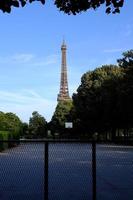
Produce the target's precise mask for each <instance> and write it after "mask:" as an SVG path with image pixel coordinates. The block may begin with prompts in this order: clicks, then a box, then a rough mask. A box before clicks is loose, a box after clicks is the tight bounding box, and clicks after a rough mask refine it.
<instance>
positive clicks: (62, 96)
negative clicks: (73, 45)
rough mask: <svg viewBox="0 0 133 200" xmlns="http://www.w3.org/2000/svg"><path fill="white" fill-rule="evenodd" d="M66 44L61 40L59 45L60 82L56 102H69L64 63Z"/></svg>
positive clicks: (65, 65) (65, 64)
mask: <svg viewBox="0 0 133 200" xmlns="http://www.w3.org/2000/svg"><path fill="white" fill-rule="evenodd" d="M66 50H67V47H66V44H65V41H64V40H63V43H62V45H61V52H62V62H61V80H60V92H59V94H58V97H57V101H58V102H59V101H68V100H70V99H71V98H70V96H69V90H68V81H67V63H66Z"/></svg>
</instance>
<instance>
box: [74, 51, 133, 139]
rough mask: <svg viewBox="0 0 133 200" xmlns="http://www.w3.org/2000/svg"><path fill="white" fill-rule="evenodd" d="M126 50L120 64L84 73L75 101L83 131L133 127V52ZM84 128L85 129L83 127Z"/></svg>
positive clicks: (127, 129) (112, 135)
mask: <svg viewBox="0 0 133 200" xmlns="http://www.w3.org/2000/svg"><path fill="white" fill-rule="evenodd" d="M132 52H133V51H132V50H131V51H128V52H125V53H123V58H122V59H119V60H118V65H105V66H102V67H99V68H97V69H95V70H93V71H89V72H87V73H85V74H84V75H83V76H82V78H81V84H80V86H79V87H78V89H77V93H76V94H74V95H73V103H74V106H75V110H76V113H77V119H78V120H80V126H82V127H81V129H82V131H86V132H88V134H89V133H90V134H93V133H95V132H98V133H99V134H103V133H107V132H110V133H111V137H112V138H114V137H115V136H116V131H118V130H120V129H121V130H123V133H124V134H125V133H128V132H129V130H130V129H132V128H133V103H132V102H133V62H132V60H133V54H132ZM84 127H85V129H84Z"/></svg>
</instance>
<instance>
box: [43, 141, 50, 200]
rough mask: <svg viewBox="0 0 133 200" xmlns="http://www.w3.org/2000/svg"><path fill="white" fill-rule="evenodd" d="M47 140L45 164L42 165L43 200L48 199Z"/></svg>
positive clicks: (46, 144)
mask: <svg viewBox="0 0 133 200" xmlns="http://www.w3.org/2000/svg"><path fill="white" fill-rule="evenodd" d="M48 153H49V149H48V141H46V142H45V166H44V175H45V179H44V200H48Z"/></svg>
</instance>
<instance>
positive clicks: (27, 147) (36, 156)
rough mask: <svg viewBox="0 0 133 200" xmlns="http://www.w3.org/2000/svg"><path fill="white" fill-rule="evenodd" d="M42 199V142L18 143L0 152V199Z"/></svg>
mask: <svg viewBox="0 0 133 200" xmlns="http://www.w3.org/2000/svg"><path fill="white" fill-rule="evenodd" d="M43 199H44V144H41V143H20V144H19V145H18V146H16V147H14V148H10V149H7V150H3V151H1V152H0V200H43Z"/></svg>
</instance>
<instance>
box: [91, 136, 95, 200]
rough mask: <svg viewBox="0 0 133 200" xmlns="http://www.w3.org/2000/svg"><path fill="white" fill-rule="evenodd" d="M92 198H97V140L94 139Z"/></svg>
mask: <svg viewBox="0 0 133 200" xmlns="http://www.w3.org/2000/svg"><path fill="white" fill-rule="evenodd" d="M92 199H93V200H96V141H95V140H94V141H92Z"/></svg>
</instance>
